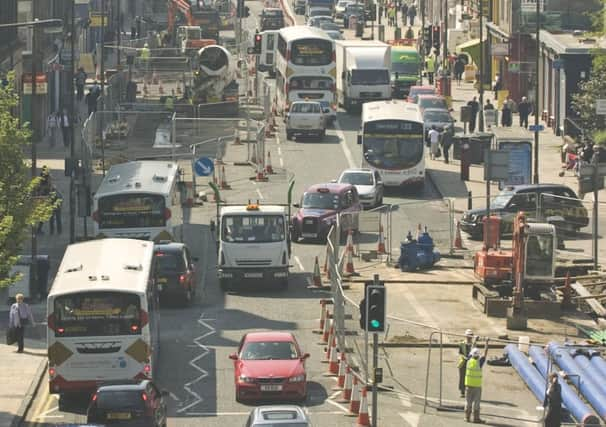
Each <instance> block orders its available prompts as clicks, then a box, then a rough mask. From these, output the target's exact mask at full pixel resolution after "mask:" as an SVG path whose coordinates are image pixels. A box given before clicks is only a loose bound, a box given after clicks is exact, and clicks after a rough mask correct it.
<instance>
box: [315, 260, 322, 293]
mask: <svg viewBox="0 0 606 427" xmlns="http://www.w3.org/2000/svg"><path fill="white" fill-rule="evenodd" d="M313 281H314V284H313V286H314V287H315V288H321V287H322V276H321V275H320V264H319V263H318V257H316V262H315V263H314V276H313Z"/></svg>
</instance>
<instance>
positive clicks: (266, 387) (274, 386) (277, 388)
mask: <svg viewBox="0 0 606 427" xmlns="http://www.w3.org/2000/svg"><path fill="white" fill-rule="evenodd" d="M261 391H282V386H281V385H278V384H270V385H262V386H261Z"/></svg>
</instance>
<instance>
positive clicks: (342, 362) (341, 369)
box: [333, 352, 348, 390]
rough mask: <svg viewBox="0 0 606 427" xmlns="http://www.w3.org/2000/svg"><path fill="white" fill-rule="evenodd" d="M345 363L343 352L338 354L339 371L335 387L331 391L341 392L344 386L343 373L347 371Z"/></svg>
mask: <svg viewBox="0 0 606 427" xmlns="http://www.w3.org/2000/svg"><path fill="white" fill-rule="evenodd" d="M347 368H348V366H347V361H346V360H345V352H341V353H340V354H339V370H338V372H339V373H338V374H337V385H336V386H335V387H334V388H333V390H342V389H343V386H344V385H345V372H346V371H347Z"/></svg>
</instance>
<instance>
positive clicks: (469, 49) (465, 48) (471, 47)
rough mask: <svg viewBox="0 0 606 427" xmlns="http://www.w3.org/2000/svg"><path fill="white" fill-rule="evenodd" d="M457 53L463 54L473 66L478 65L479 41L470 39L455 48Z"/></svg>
mask: <svg viewBox="0 0 606 427" xmlns="http://www.w3.org/2000/svg"><path fill="white" fill-rule="evenodd" d="M457 52H465V53H467V54H468V55H469V56H471V59H472V60H473V62H474V63H475V64H479V63H480V39H479V38H478V39H471V40H469V41H466V42H465V43H461V44H460V45H458V46H457Z"/></svg>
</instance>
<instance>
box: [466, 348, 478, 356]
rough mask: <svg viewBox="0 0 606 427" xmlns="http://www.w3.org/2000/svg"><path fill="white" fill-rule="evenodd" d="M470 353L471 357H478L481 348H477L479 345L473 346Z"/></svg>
mask: <svg viewBox="0 0 606 427" xmlns="http://www.w3.org/2000/svg"><path fill="white" fill-rule="evenodd" d="M469 355H470V356H471V357H476V356H479V355H480V349H479V348H477V347H474V348H472V349H471V352H470V353H469Z"/></svg>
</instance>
